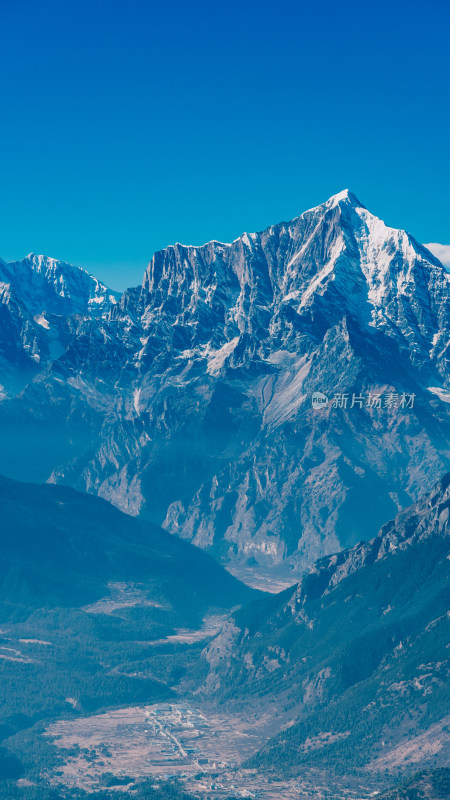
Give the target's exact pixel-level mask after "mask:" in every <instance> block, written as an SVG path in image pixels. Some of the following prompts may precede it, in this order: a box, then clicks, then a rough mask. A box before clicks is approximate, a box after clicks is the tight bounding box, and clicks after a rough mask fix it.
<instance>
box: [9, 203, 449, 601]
mask: <svg viewBox="0 0 450 800" xmlns="http://www.w3.org/2000/svg"><path fill="white" fill-rule="evenodd" d="M433 247H434V246H433ZM0 281H1V283H0V292H1V305H0V315H1V317H0V364H1V379H0V383H1V384H2V386H1V389H0V392H1V394H0V396H1V402H0V472H3V473H4V474H5V475H8V476H10V477H12V478H18V479H26V480H32V481H40V482H42V481H50V482H53V483H63V484H69V485H71V486H73V487H74V488H76V489H79V490H82V491H86V492H88V493H91V494H95V495H98V496H100V497H102V498H104V499H106V500H108V501H110V502H111V503H113V504H114V505H116V506H117V507H118V508H120V509H121V510H123V511H126V512H127V513H129V514H132V515H139V516H141V517H142V518H144V519H147V520H148V521H151V522H153V523H155V524H157V525H160V526H163V527H164V528H165V529H166V530H168V531H169V532H170V533H173V534H176V535H177V536H179V537H181V538H184V539H187V540H189V541H191V542H193V543H194V544H196V545H198V546H199V547H201V548H204V549H206V550H208V551H209V552H211V553H212V554H213V555H214V556H215V558H216V559H218V560H220V561H222V562H223V563H225V564H227V565H228V567H229V568H230V569H231V570H232V571H234V572H235V574H238V575H239V574H241V575H244V574H245V575H248V573H251V574H254V575H256V574H258V572H259V573H261V574H262V573H264V574H268V575H269V576H277V574H280V575H281V576H282V577H283V580H284V581H285V585H286V584H289V583H292V582H294V581H295V580H296V578H298V577H299V576H300V575H301V573H302V572H303V570H304V569H305V568H308V566H310V565H311V564H312V563H314V561H315V560H316V559H317V558H319V557H321V556H323V555H325V554H327V553H331V552H335V551H337V550H340V549H342V548H345V547H350V546H352V545H354V544H355V543H356V542H357V541H358V540H359V539H360V538H365V539H370V538H371V537H373V536H375V535H376V533H377V531H378V529H379V527H380V526H381V525H382V524H383V523H384V522H386V521H387V520H388V519H390V518H391V517H392V516H394V515H395V514H396V513H397V511H398V510H399V509H401V508H402V507H405V506H407V505H408V504H409V503H410V502H411V501H413V500H416V499H417V498H418V496H419V494H420V493H421V491H423V490H424V489H428V488H430V487H431V486H432V485H433V483H434V482H435V481H436V480H437V479H438V478H439V477H440V476H441V475H442V474H444V473H445V472H446V471H447V470H448V469H449V468H450V451H449V446H448V441H449V440H450V426H449V415H448V408H449V406H448V403H449V402H450V384H449V377H450V375H449V326H450V307H449V302H450V301H449V281H450V275H449V274H448V272H447V270H446V269H445V267H444V265H443V264H442V263H441V262H440V261H439V260H438V259H437V257H436V256H435V255H433V254H432V252H431V251H430V250H429V249H427V248H426V247H424V246H422V245H421V244H419V243H418V242H417V241H416V240H415V239H414V238H413V237H412V236H411V235H410V234H408V233H406V232H405V231H401V230H396V229H393V228H390V227H388V226H387V225H385V224H384V222H382V221H381V220H380V219H378V218H377V217H376V216H374V215H373V214H371V213H370V212H369V211H368V210H367V209H366V208H365V207H364V206H363V205H362V204H361V203H360V201H359V200H358V199H357V198H356V197H355V195H353V194H352V193H351V192H349V191H344V192H341V193H340V194H337V195H335V196H333V197H332V198H330V199H329V200H328V201H327V202H325V203H323V204H322V205H320V206H317V207H316V208H313V209H310V210H308V211H306V212H304V213H303V214H301V215H300V216H299V217H297V218H295V219H293V220H292V221H290V222H283V223H279V224H277V225H273V226H271V227H269V228H268V229H266V230H265V231H263V232H261V233H255V234H248V233H245V234H243V235H242V236H240V237H238V238H237V239H236V240H235V241H234V242H232V243H230V244H226V243H221V242H217V241H212V242H209V243H208V244H206V245H202V246H198V247H196V246H186V245H181V244H175V245H174V246H171V247H167V248H165V249H164V250H162V251H160V252H158V253H156V254H155V255H154V256H153V258H152V260H151V262H150V264H149V266H148V268H147V270H146V272H145V275H144V279H143V283H142V286H140V287H135V288H131V289H128V290H127V291H125V292H124V293H123V294H122V296H120V297H119V296H118V295H117V294H116V293H114V292H112V291H111V290H109V289H108V288H107V287H105V286H104V285H103V284H101V283H100V282H99V281H97V280H96V279H95V278H92V277H91V276H89V275H88V274H87V273H86V272H84V271H82V270H79V269H77V268H75V267H71V266H68V265H65V264H62V263H61V262H58V261H55V260H53V259H48V258H46V257H44V256H33V255H30V256H28V257H27V258H26V259H24V260H23V261H20V262H15V263H14V264H5V263H4V262H1V263H0ZM315 392H319V393H320V394H321V396H325V398H327V399H328V402H325V404H324V405H322V407H320V408H314V407H313V405H312V396H313V394H314V393H315ZM378 397H379V400H377V398H378ZM250 580H251V578H250Z"/></svg>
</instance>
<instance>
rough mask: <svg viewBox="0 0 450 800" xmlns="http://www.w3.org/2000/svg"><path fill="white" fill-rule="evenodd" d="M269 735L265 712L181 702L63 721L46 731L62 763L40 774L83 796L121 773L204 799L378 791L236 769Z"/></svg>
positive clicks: (337, 798) (354, 796) (288, 799)
mask: <svg viewBox="0 0 450 800" xmlns="http://www.w3.org/2000/svg"><path fill="white" fill-rule="evenodd" d="M273 732H274V724H273V719H272V717H271V715H270V714H267V715H265V716H264V715H263V716H262V717H261V715H260V714H258V715H255V717H254V718H252V717H251V715H250V716H249V715H248V714H245V715H242V716H240V715H238V714H227V713H226V711H221V712H220V713H219V712H217V710H214V709H213V708H211V707H207V706H204V705H202V704H194V703H193V704H191V703H186V702H185V703H171V704H168V703H165V704H156V705H151V706H143V707H129V708H124V709H120V710H114V711H110V712H107V713H103V714H98V715H93V716H89V717H83V718H78V719H72V720H63V721H59V722H56V723H53V724H52V725H51V726H49V728H48V729H47V731H46V736H48V737H50V738H51V740H53V741H54V743H55V745H56V746H57V747H58V749H59V750H60V755H61V759H62V762H63V763H62V767H60V769H59V771H58V773H57V775H53V776H51V775H49V776H48V777H49V778H50V779H51V780H52V781H53V782H56V783H60V784H64V785H65V786H68V787H77V788H80V789H84V790H87V791H91V790H95V789H98V788H100V787H101V786H102V785H104V779H105V775H112V776H114V777H116V778H118V779H121V782H122V780H123V778H124V776H127V775H129V776H133V778H145V777H152V778H153V779H156V780H161V781H164V780H167V779H170V778H174V777H177V778H179V779H181V781H182V783H183V786H184V789H185V790H186V791H188V792H189V793H191V794H194V795H196V796H200V797H205V798H206V797H207V798H211V799H213V798H217V799H219V798H229V797H230V796H235V797H249V798H264V800H294V798H295V799H296V800H303V799H304V800H307V799H308V800H309V799H311V800H313V798H314V800H326V798H328V799H329V800H331V798H332V799H333V800H366V799H367V798H370V797H373V796H374V794H375V793H376V792H377V787H378V790H379V788H381V787H380V784H379V781H378V779H369V780H368V781H364V782H362V781H361V780H360V779H356V780H355V779H352V780H349V778H347V777H340V778H337V779H335V780H334V782H333V783H334V785H333V786H330V776H329V775H328V774H327V775H325V774H321V773H320V772H319V771H318V770H308V771H307V772H305V774H304V775H302V777H301V778H299V777H296V778H293V779H291V780H281V779H276V778H274V777H272V776H271V775H270V773H266V774H261V773H259V772H258V771H257V770H254V769H242V768H241V767H240V766H239V764H240V763H241V762H242V761H243V760H245V759H246V758H247V757H249V756H251V755H252V754H253V753H255V752H256V751H257V750H258V749H259V748H260V747H261V746H262V745H263V744H264V741H265V740H267V739H268V738H269V736H270V735H271V734H273ZM132 782H133V779H132V778H131V777H130V784H131V783H132ZM122 788H123V786H122Z"/></svg>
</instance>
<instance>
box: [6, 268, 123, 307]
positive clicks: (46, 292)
mask: <svg viewBox="0 0 450 800" xmlns="http://www.w3.org/2000/svg"><path fill="white" fill-rule="evenodd" d="M0 280H1V281H2V282H4V283H9V284H10V286H11V289H12V291H13V292H14V293H15V294H16V295H17V297H19V298H20V300H21V302H22V304H23V305H24V306H25V308H26V310H27V312H28V313H29V314H30V315H31V316H35V315H36V314H40V313H41V312H43V311H48V312H50V313H54V314H59V315H63V316H69V315H71V314H87V313H93V314H94V315H95V316H97V315H98V313H99V312H101V313H104V312H105V311H107V310H108V308H110V307H111V306H112V305H115V303H116V302H117V300H118V298H119V297H120V295H119V293H117V292H114V291H112V290H111V289H108V287H107V286H105V285H104V284H103V283H101V282H100V281H99V280H97V278H94V277H93V276H92V275H90V274H89V273H88V272H87V271H86V270H84V269H82V268H81V267H75V266H73V265H72V264H66V263H64V262H63V261H59V260H58V259H56V258H50V257H49V256H45V255H37V254H35V253H29V254H28V255H27V256H26V257H25V258H23V259H21V260H20V261H13V262H11V263H6V262H4V261H1V262H0Z"/></svg>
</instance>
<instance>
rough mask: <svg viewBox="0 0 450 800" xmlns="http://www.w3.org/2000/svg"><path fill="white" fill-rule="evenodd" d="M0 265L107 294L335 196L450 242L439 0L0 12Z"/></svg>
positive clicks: (448, 109) (109, 3)
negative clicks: (152, 269) (155, 268)
mask: <svg viewBox="0 0 450 800" xmlns="http://www.w3.org/2000/svg"><path fill="white" fill-rule="evenodd" d="M0 31H1V51H0V52H1V68H0V90H1V121H0V148H1V149H0V153H1V156H0V157H1V182H0V256H1V257H3V258H4V259H6V260H12V259H17V258H21V257H23V256H24V255H25V254H26V253H28V252H30V251H34V252H36V253H45V254H47V255H51V256H55V257H57V258H61V259H63V260H66V261H69V262H72V263H75V264H79V265H82V266H85V267H87V268H88V269H89V270H91V271H93V272H94V273H96V274H97V275H99V276H100V277H101V278H103V279H104V280H106V281H107V282H108V283H109V284H110V285H112V286H113V287H115V288H124V287H125V286H126V285H132V284H137V283H140V282H141V279H142V274H143V270H144V268H145V265H146V264H147V262H148V261H149V259H150V257H151V256H152V254H153V252H154V251H155V250H157V249H160V248H161V247H164V246H165V245H168V244H171V243H173V242H175V241H181V242H184V243H187V244H189V243H192V244H199V243H202V242H204V241H207V240H208V239H212V238H216V239H221V240H224V241H229V240H231V239H234V238H235V237H236V236H238V235H239V234H240V233H242V231H243V230H260V229H262V228H264V227H266V226H267V225H269V224H271V223H274V222H278V221H280V220H282V219H290V218H292V217H294V216H296V215H297V214H299V213H301V212H302V211H303V210H305V209H306V208H309V207H311V206H313V205H316V204H317V203H319V202H322V201H323V200H325V199H327V198H328V197H329V196H330V195H332V194H335V193H336V192H338V191H340V190H341V189H343V188H345V187H349V188H351V189H352V190H353V191H354V192H355V193H356V194H357V195H358V196H359V198H360V200H361V201H362V202H363V203H364V204H365V205H366V206H368V207H369V208H370V209H371V210H372V211H373V212H374V213H376V214H378V215H379V216H381V217H382V218H383V219H385V220H386V222H388V223H389V224H391V225H394V226H398V227H405V228H407V229H408V230H410V231H411V232H412V233H413V234H414V235H415V236H416V237H417V238H418V239H420V240H422V241H440V242H444V243H450V213H449V211H450V203H449V196H450V102H449V83H450V46H449V45H450V3H449V2H448V0H427V2H419V1H417V0H409V1H408V2H404V1H403V0H399V1H398V2H396V0H391V1H390V2H385V0H357V1H356V0H350V1H349V2H345V0H341V1H340V2H337V1H336V2H329V0H321V2H313V0H310V1H309V2H303V0H297V1H296V2H295V1H294V0H279V2H275V0H274V1H273V2H266V0H258V1H257V2H249V0H240V2H235V0H228V2H214V0H210V2H198V1H197V0H193V2H180V1H179V0H173V1H172V2H167V0H166V2H162V1H161V2H158V3H154V2H151V0H150V1H149V2H143V1H142V0H128V1H127V2H125V1H124V2H117V1H116V0H102V2H99V0H89V2H86V0H57V1H54V0H52V1H51V2H50V1H49V0H39V2H36V0H1V2H0Z"/></svg>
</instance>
